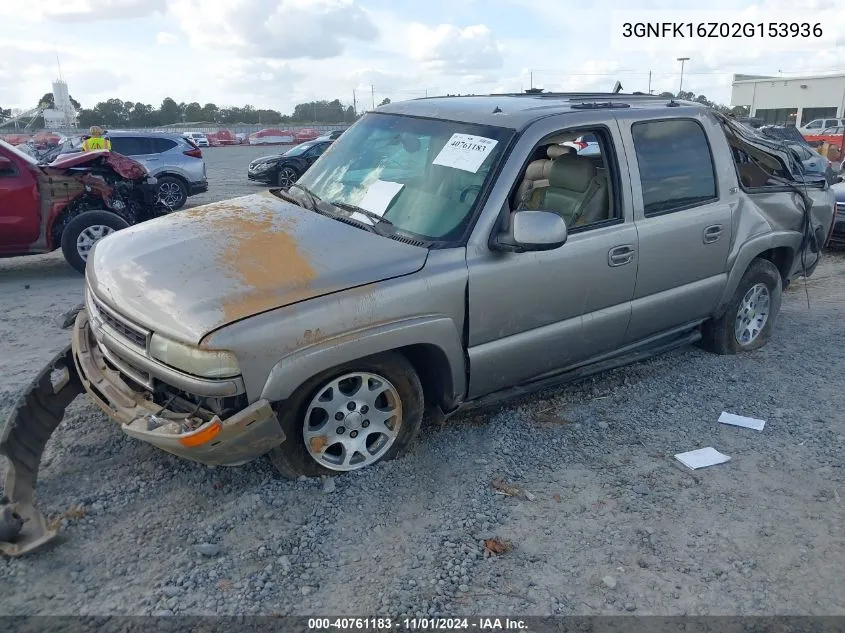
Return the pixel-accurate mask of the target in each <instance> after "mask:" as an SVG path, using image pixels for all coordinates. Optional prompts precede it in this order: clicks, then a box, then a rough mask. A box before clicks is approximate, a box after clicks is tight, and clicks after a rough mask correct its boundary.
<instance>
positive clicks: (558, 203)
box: [540, 154, 610, 227]
mask: <svg viewBox="0 0 845 633" xmlns="http://www.w3.org/2000/svg"><path fill="white" fill-rule="evenodd" d="M548 176H549V187H548V188H546V189H545V190H544V194H543V199H542V202H541V203H540V206H541V207H542V208H543V209H547V210H549V211H555V212H556V213H558V214H559V215H561V216H562V217H563V218H564V219H565V220H566V225H567V226H570V227H571V226H580V225H583V224H590V223H592V222H600V221H602V220H606V219H608V218H609V217H610V216H609V204H608V194H607V182H606V180H605V179H604V178H603V177H602V176H599V175H598V173H597V170H596V166H595V165H594V164H593V161H592V160H590V159H589V158H586V157H584V156H577V155H574V154H567V155H564V156H561V157H559V158H557V159H556V160H554V161H552V165H551V168H550V169H549V174H548Z"/></svg>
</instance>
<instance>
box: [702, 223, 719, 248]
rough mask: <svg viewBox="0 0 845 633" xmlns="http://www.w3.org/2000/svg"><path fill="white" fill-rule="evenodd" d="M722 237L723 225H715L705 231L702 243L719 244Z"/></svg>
mask: <svg viewBox="0 0 845 633" xmlns="http://www.w3.org/2000/svg"><path fill="white" fill-rule="evenodd" d="M720 237H722V225H721V224H713V225H711V226H708V227H707V228H706V229H704V235H703V237H702V241H703V242H704V243H705V244H712V243H713V242H718V241H719V238H720Z"/></svg>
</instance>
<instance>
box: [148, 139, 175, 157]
mask: <svg viewBox="0 0 845 633" xmlns="http://www.w3.org/2000/svg"><path fill="white" fill-rule="evenodd" d="M150 144H151V145H152V150H153V151H152V153H153V154H160V153H161V152H166V151H167V150H170V149H173V148H174V147H176V141H172V140H170V139H169V138H151V139H150Z"/></svg>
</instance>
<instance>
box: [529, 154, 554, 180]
mask: <svg viewBox="0 0 845 633" xmlns="http://www.w3.org/2000/svg"><path fill="white" fill-rule="evenodd" d="M551 168H552V161H550V160H548V159H545V158H543V159H540V160H532V161H531V162H530V163H528V168H527V169H526V170H525V178H526V179H527V180H548V179H549V170H551Z"/></svg>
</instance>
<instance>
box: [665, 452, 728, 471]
mask: <svg viewBox="0 0 845 633" xmlns="http://www.w3.org/2000/svg"><path fill="white" fill-rule="evenodd" d="M675 459H677V460H678V461H679V462H681V463H682V464H683V465H684V466H686V467H687V468H691V469H693V470H696V469H698V468H705V467H707V466H715V465H716V464H724V463H725V462H729V461H730V460H731V458H730V457H728V456H727V455H723V454H722V453H720V452H719V451H717V450H716V449H715V448H713V447H712V446H708V447H707V448H699V449H697V450H694V451H688V452H686V453H678V454H677V455H675Z"/></svg>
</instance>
